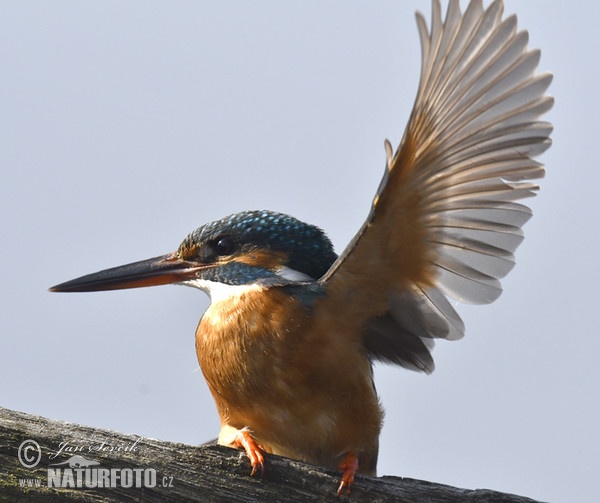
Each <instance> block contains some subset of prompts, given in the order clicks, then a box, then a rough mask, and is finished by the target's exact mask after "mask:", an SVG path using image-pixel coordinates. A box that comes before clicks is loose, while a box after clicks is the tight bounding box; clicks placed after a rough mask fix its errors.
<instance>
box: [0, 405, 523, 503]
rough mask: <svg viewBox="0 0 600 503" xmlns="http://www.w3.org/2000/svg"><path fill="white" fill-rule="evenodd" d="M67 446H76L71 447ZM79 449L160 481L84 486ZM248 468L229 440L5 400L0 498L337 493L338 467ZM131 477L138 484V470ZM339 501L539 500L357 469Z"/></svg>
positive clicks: (275, 463)
mask: <svg viewBox="0 0 600 503" xmlns="http://www.w3.org/2000/svg"><path fill="white" fill-rule="evenodd" d="M26 440H35V441H36V442H37V443H38V444H39V446H40V448H41V457H40V461H39V464H37V465H36V466H35V467H33V468H26V467H25V466H23V464H22V463H21V462H20V461H19V448H20V446H21V445H22V444H23V442H25V441H26ZM28 445H29V446H30V447H32V448H31V449H29V450H27V449H26V447H27V446H28ZM61 448H62V450H61ZM69 448H71V449H77V450H76V451H74V450H70V451H69V450H68V449H69ZM74 455H77V456H81V458H73V459H71V463H76V462H77V461H79V462H80V463H83V462H84V460H82V458H85V460H88V461H92V462H96V463H98V464H96V465H94V466H90V467H89V470H90V471H89V473H88V477H91V476H92V470H95V469H99V468H101V469H116V472H115V473H117V474H119V475H120V476H121V477H123V478H124V479H125V480H124V482H125V483H124V485H127V484H128V482H127V475H128V474H134V475H135V474H136V473H137V474H138V475H137V476H139V480H140V482H142V483H143V481H144V477H143V474H142V470H140V469H153V470H155V471H156V486H155V487H139V488H136V487H122V486H121V484H117V487H112V488H107V487H95V488H86V487H85V485H86V478H85V469H84V468H80V469H79V470H78V469H77V468H76V467H75V468H73V467H69V464H68V461H69V459H70V458H71V457H72V456H74ZM36 456H37V451H36V449H35V446H34V444H24V445H23V447H22V448H21V458H22V459H23V460H24V461H25V462H26V463H28V462H29V463H31V464H32V463H33V462H34V461H35V459H37V457H36ZM28 460H29V461H28ZM57 463H62V464H57ZM49 469H50V470H52V472H49ZM123 469H124V471H122V470H123ZM135 469H138V471H137V472H136V471H135ZM107 472H108V471H107V470H105V471H104V473H107ZM78 473H79V475H80V477H81V482H82V485H83V487H82V488H78V487H48V485H49V479H51V481H55V482H58V483H65V482H66V483H67V485H68V482H69V475H70V474H72V475H73V477H74V478H73V483H77V480H76V477H77V475H78ZM96 473H98V472H96ZM249 473H250V465H249V463H248V460H247V459H246V457H245V455H244V454H242V453H241V452H240V451H237V450H234V449H230V448H227V447H222V446H218V445H203V446H192V445H185V444H180V443H174V442H164V441H161V440H155V439H151V438H143V437H139V436H136V435H124V434H121V433H116V432H114V431H109V430H100V429H96V428H90V427H87V426H80V425H77V424H71V423H65V422H62V421H54V420H50V419H46V418H43V417H40V416H34V415H30V414H24V413H22V412H15V411H12V410H8V409H3V408H0V501H11V502H12V501H26V502H48V501H50V502H52V501H61V502H62V501H77V502H83V501H85V502H106V501H117V502H133V501H136V502H139V501H144V502H159V501H160V502H165V501H178V502H200V501H202V502H206V501H209V502H210V501H214V502H220V501H223V502H230V501H239V502H256V501H281V502H305V501H311V502H312V501H330V502H335V501H336V497H335V491H336V488H337V484H338V483H339V474H338V473H335V472H332V471H330V470H325V469H323V468H320V467H316V466H312V465H308V464H305V463H301V462H298V461H292V460H289V459H285V458H281V457H278V456H269V457H268V459H267V462H266V468H265V473H264V477H263V478H262V479H261V478H260V477H250V476H249ZM57 474H58V475H57ZM147 474H151V472H147ZM52 475H54V476H52ZM112 480H115V479H112ZM22 481H25V482H22ZM35 481H39V483H40V487H22V484H23V483H25V484H27V483H30V484H32V485H35ZM91 481H92V480H91V479H88V482H91ZM131 481H132V482H133V483H134V484H135V476H134V477H133V478H132V479H131ZM53 483H54V482H50V485H52V484H53ZM338 501H352V502H354V503H361V502H370V503H376V502H398V503H402V502H411V503H414V502H430V503H450V502H469V503H475V502H477V503H482V502H490V503H492V502H493V503H500V502H506V503H526V502H529V503H531V502H533V501H534V500H531V499H529V498H524V497H520V496H514V495H510V494H504V493H499V492H496V491H489V490H481V489H478V490H467V489H458V488H455V487H450V486H446V485H441V484H435V483H432V482H424V481H421V480H413V479H407V478H400V477H380V478H375V477H368V476H362V475H359V476H357V480H356V483H355V485H354V488H353V489H352V494H351V495H350V496H342V497H341V498H339V500H338Z"/></svg>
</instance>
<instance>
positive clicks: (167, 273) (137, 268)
mask: <svg viewBox="0 0 600 503" xmlns="http://www.w3.org/2000/svg"><path fill="white" fill-rule="evenodd" d="M205 267H206V266H202V265H199V264H197V263H194V262H187V261H185V260H182V259H180V258H179V257H177V255H176V254H175V253H169V254H167V255H161V256H160V257H154V258H151V259H147V260H141V261H139V262H133V263H131V264H126V265H122V266H119V267H113V268H111V269H105V270H103V271H99V272H95V273H92V274H87V275H86V276H81V277H80V278H76V279H72V280H71V281H67V282H65V283H61V284H60V285H56V286H53V287H52V288H50V289H49V290H50V291H51V292H97V291H100V290H121V289H124V288H138V287H143V286H154V285H166V284H169V283H178V282H180V281H185V280H188V279H192V278H194V277H196V273H197V271H198V270H200V269H204V268H205Z"/></svg>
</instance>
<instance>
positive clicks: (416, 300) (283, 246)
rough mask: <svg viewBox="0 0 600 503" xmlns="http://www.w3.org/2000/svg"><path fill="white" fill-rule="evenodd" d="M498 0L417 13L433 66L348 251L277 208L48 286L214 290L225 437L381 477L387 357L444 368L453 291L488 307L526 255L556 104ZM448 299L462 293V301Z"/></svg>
mask: <svg viewBox="0 0 600 503" xmlns="http://www.w3.org/2000/svg"><path fill="white" fill-rule="evenodd" d="M503 9H504V7H503V2H502V1H501V0H495V1H493V2H492V3H491V4H490V5H489V6H488V7H486V8H484V6H483V3H482V1H481V0H471V1H470V2H469V3H468V5H467V7H466V9H465V10H464V12H463V11H461V8H460V4H459V1H458V0H450V1H449V3H448V7H447V10H446V14H445V16H443V15H442V8H441V4H440V2H439V0H432V11H431V27H428V25H427V22H426V20H425V16H424V15H423V14H421V13H419V12H417V14H416V17H417V26H418V32H419V35H420V42H421V49H422V61H421V75H420V81H419V85H418V90H417V96H416V99H415V101H414V106H413V109H412V113H411V115H410V118H409V120H408V123H407V126H406V129H405V132H404V135H403V137H402V139H401V141H400V142H399V145H398V147H397V148H396V149H395V150H394V149H393V147H392V144H391V143H390V142H389V141H388V140H385V142H384V146H385V169H384V175H383V178H382V180H381V183H380V185H379V187H378V188H377V190H376V191H375V196H374V199H373V202H372V205H371V207H370V209H369V213H368V215H367V218H366V220H365V222H364V224H363V225H362V227H361V228H360V229H359V230H358V232H357V233H356V235H355V236H354V238H353V239H352V240H351V241H350V243H349V244H348V245H347V246H346V248H345V249H344V250H343V251H342V252H341V253H340V254H339V255H338V254H337V253H336V252H335V250H334V247H333V245H332V242H331V241H330V239H329V238H328V237H327V235H326V234H325V233H324V231H323V230H321V229H320V228H319V227H317V226H315V225H311V224H308V223H304V222H302V221H300V220H298V219H296V218H294V217H292V216H290V215H286V214H283V213H278V212H275V211H270V210H250V211H243V212H240V213H235V214H232V215H230V216H227V217H225V218H222V219H220V220H216V221H214V222H211V223H207V224H205V225H202V226H201V227H199V228H197V229H196V230H194V231H193V232H191V233H190V234H189V235H188V236H187V237H185V239H184V240H183V242H182V243H181V244H180V245H179V247H178V248H177V249H176V250H175V251H174V252H171V253H167V254H165V255H161V256H158V257H154V258H151V259H148V260H142V261H139V262H134V263H131V264H127V265H124V266H119V267H114V268H111V269H106V270H103V271H100V272H96V273H93V274H88V275H85V276H82V277H79V278H77V279H74V280H71V281H67V282H65V283H61V284H59V285H56V286H54V287H52V288H51V289H50V290H51V291H53V292H90V291H100V290H114V289H124V288H136V287H146V286H153V285H163V284H179V285H186V286H191V287H194V288H197V289H200V290H202V291H203V292H205V293H207V294H208V295H209V297H210V305H209V307H208V308H207V309H206V311H205V312H204V314H203V315H202V317H201V320H200V322H199V325H198V327H197V330H196V352H197V357H198V362H199V365H200V368H201V370H202V373H203V375H204V378H205V380H206V382H207V384H208V387H209V389H210V392H211V394H212V396H213V398H214V401H215V405H216V408H217V411H218V414H219V418H220V422H221V428H220V432H219V437H218V442H219V443H220V444H222V445H227V446H231V447H236V448H239V449H242V450H244V451H245V452H246V454H247V456H248V458H249V461H250V464H251V469H252V471H251V475H255V474H256V473H258V472H260V473H262V472H263V471H264V469H265V459H266V457H268V455H269V454H275V455H281V456H286V457H289V458H293V459H297V460H302V461H305V462H309V463H313V464H317V465H321V466H324V467H328V468H330V469H334V470H339V471H340V472H341V481H340V483H339V486H338V488H337V495H338V496H339V495H340V494H342V493H344V492H346V493H349V492H350V490H351V488H352V486H353V483H354V479H355V475H356V473H363V474H370V475H376V466H377V457H378V450H379V435H380V433H381V430H382V425H383V408H382V405H381V401H380V397H379V396H378V394H377V391H376V389H375V385H374V378H373V366H374V364H375V363H376V362H386V363H392V364H396V365H399V366H401V367H404V368H407V369H410V370H415V371H419V372H424V373H431V372H432V371H433V370H434V362H433V359H432V356H431V351H432V349H433V344H434V341H435V339H446V340H457V339H460V338H461V337H462V336H463V335H464V332H465V327H464V323H463V321H462V320H461V318H460V316H459V314H458V313H457V311H456V309H455V307H456V303H472V304H487V303H490V302H493V301H494V300H495V299H497V298H498V296H499V295H500V293H501V291H502V287H501V283H500V280H501V279H502V278H503V277H504V276H506V274H508V273H509V271H510V270H511V269H512V268H513V266H514V264H515V260H514V253H515V250H516V248H517V247H518V246H519V244H520V243H521V241H522V240H523V231H522V227H523V225H524V224H525V223H526V222H527V221H528V220H529V218H530V217H531V215H532V212H531V210H530V208H529V207H528V206H527V205H525V204H524V203H523V202H522V200H524V199H526V198H529V197H531V196H533V195H535V194H536V192H537V190H538V189H539V187H538V185H537V184H536V183H535V180H537V179H539V178H542V177H543V176H544V173H545V168H544V166H543V164H542V163H541V162H539V161H538V160H536V159H535V157H537V156H538V155H540V154H542V153H543V152H544V151H545V150H546V149H547V148H548V147H549V146H550V144H551V138H550V135H551V132H552V125H551V124H550V123H549V122H547V121H545V120H543V118H542V116H543V115H544V114H545V113H546V112H548V111H549V110H550V109H551V107H552V105H553V101H554V100H553V98H552V96H550V95H548V94H547V89H548V87H549V85H550V83H551V80H552V75H551V74H550V73H547V72H544V73H538V71H537V67H538V65H539V61H540V51H539V50H537V49H530V48H529V47H528V33H527V31H524V30H519V29H518V27H517V18H516V16H515V15H510V16H507V17H505V16H504V12H503ZM453 301H454V302H456V303H455V304H454V305H453Z"/></svg>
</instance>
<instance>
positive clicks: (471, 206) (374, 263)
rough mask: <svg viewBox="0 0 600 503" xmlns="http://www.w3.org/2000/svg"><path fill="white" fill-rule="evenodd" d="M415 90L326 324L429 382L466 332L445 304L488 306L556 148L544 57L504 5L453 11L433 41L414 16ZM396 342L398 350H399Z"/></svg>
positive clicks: (436, 10) (436, 11)
mask: <svg viewBox="0 0 600 503" xmlns="http://www.w3.org/2000/svg"><path fill="white" fill-rule="evenodd" d="M417 26H418V29H419V36H420V40H421V48H422V66H421V79H420V83H419V89H418V91H417V97H416V100H415V104H414V107H413V111H412V113H411V117H410V120H409V122H408V125H407V127H406V131H405V133H404V137H403V139H402V141H401V143H400V146H399V147H398V149H397V150H396V152H395V153H392V149H391V146H390V144H389V143H388V142H386V153H387V165H386V170H385V173H384V176H383V179H382V181H381V184H380V186H379V188H378V190H377V193H376V195H375V198H374V201H373V205H372V207H371V211H370V213H369V217H368V218H367V221H366V222H365V223H364V225H363V226H362V228H361V229H360V231H359V232H358V234H357V235H356V236H355V237H354V239H353V240H352V242H351V243H350V244H349V245H348V247H347V248H346V250H345V251H344V252H343V253H342V255H341V256H340V257H339V258H338V260H337V261H336V262H335V263H334V264H333V266H332V267H331V269H330V270H329V271H328V273H327V274H326V275H325V276H324V277H323V278H322V279H321V281H322V282H323V284H324V285H325V287H326V289H327V294H328V295H327V296H325V298H324V300H323V302H322V304H321V309H322V310H323V312H328V313H340V312H346V313H348V316H347V317H346V318H347V319H345V322H346V323H354V324H355V325H356V326H357V327H359V329H358V332H359V333H360V334H361V335H360V336H361V337H363V340H364V343H365V346H366V347H367V351H369V352H370V354H371V355H372V356H373V358H379V359H383V360H386V361H392V362H394V363H398V364H400V365H403V366H406V367H407V368H416V369H419V370H424V371H426V372H430V371H431V370H433V361H432V360H431V359H430V355H429V353H428V351H429V350H430V349H431V344H430V343H427V344H425V343H423V344H419V343H418V341H417V339H420V340H421V341H423V340H425V339H431V338H435V337H441V338H446V339H458V338H460V337H462V335H463V333H464V325H463V323H462V321H461V319H460V317H459V315H458V314H457V313H456V311H455V310H454V308H453V307H452V305H451V304H450V302H449V301H448V299H447V298H446V296H448V297H452V298H454V299H455V300H458V301H461V302H470V303H488V302H492V301H494V300H495V299H496V298H497V297H498V296H499V295H500V293H501V291H502V288H501V284H500V279H501V278H503V277H504V276H506V274H508V273H509V272H510V270H511V269H512V268H513V266H514V263H515V261H514V252H515V250H516V248H517V247H518V246H519V244H520V243H521V241H522V240H523V231H522V227H523V225H524V224H525V223H526V222H527V220H529V218H530V217H531V210H530V209H529V208H528V207H527V206H525V205H523V204H522V203H520V202H518V201H520V200H522V199H526V198H528V197H531V196H533V195H535V192H536V191H537V189H538V187H537V185H536V184H534V183H532V182H531V180H534V179H538V178H542V177H543V176H544V168H543V166H542V164H540V163H539V162H538V161H536V160H534V159H533V157H535V156H537V155H539V154H541V153H542V152H544V151H545V150H546V149H547V148H548V147H549V146H550V133H551V131H552V126H551V125H550V124H549V123H547V122H544V121H541V120H540V117H541V116H542V115H543V114H544V113H545V112H547V111H548V110H549V109H550V108H551V107H552V104H553V99H552V98H551V97H550V96H547V95H546V94H545V93H546V91H547V89H548V86H549V85H550V82H551V80H552V76H551V75H550V74H547V73H542V74H536V69H537V67H538V64H539V61H540V51H539V50H535V49H534V50H530V49H528V34H527V32H526V31H518V29H517V18H516V16H514V15H513V16H509V17H506V18H505V19H503V4H502V1H501V0H496V1H494V2H493V3H492V4H491V5H490V6H489V7H488V8H487V9H484V8H483V5H482V2H481V0H473V1H471V2H470V3H469V5H468V7H467V9H466V11H465V12H464V13H461V11H460V5H459V2H458V0H450V2H449V4H448V9H447V12H446V17H445V19H442V12H441V6H440V3H439V1H438V0H433V3H432V21H431V28H430V29H428V27H427V23H426V21H425V19H424V17H423V16H422V15H421V14H420V13H417ZM394 333H395V334H396V335H397V339H393V337H394Z"/></svg>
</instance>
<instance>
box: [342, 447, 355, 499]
mask: <svg viewBox="0 0 600 503" xmlns="http://www.w3.org/2000/svg"><path fill="white" fill-rule="evenodd" d="M339 469H340V470H342V471H343V472H344V473H343V474H342V481H341V482H340V486H339V487H338V490H337V495H338V497H339V495H340V494H342V492H343V491H344V489H346V490H347V492H346V494H350V489H352V484H354V474H355V473H356V471H357V470H358V457H356V454H354V453H353V452H347V453H346V456H345V457H344V459H342V462H341V463H340V466H339Z"/></svg>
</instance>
